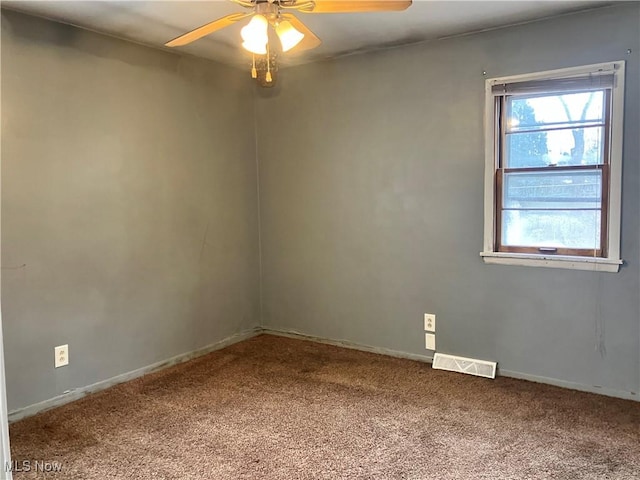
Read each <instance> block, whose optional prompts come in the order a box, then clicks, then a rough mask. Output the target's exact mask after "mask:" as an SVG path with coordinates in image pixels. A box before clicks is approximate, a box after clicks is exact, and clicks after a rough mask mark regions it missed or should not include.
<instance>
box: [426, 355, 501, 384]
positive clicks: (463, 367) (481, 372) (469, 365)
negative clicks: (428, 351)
mask: <svg viewBox="0 0 640 480" xmlns="http://www.w3.org/2000/svg"><path fill="white" fill-rule="evenodd" d="M496 365H497V364H496V362H487V361H486V360H476V359H475V358H465V357H456V356H455V355H445V354H444V353H436V354H435V355H434V356H433V368H435V369H437V370H449V371H450V372H459V373H467V374H469V375H476V376H478V377H487V378H496Z"/></svg>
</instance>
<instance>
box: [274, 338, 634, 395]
mask: <svg viewBox="0 0 640 480" xmlns="http://www.w3.org/2000/svg"><path fill="white" fill-rule="evenodd" d="M262 332H263V333H265V334H269V335H278V336H281V337H290V338H298V339H301V340H309V341H312V342H317V343H325V344H328V345H334V346H337V347H344V348H352V349H354V350H362V351H364V352H373V353H379V354H382V355H389V356H391V357H397V358H406V359H409V360H417V361H419V362H427V363H433V357H430V356H426V355H418V354H413V353H407V352H401V351H397V350H390V349H387V348H381V347H371V346H368V345H362V344H359V343H354V342H350V341H347V340H331V339H327V338H321V337H315V336H313V335H307V334H305V333H301V332H298V331H296V330H287V329H279V328H270V327H262ZM496 375H498V376H502V377H510V378H517V379H519V380H527V381H530V382H536V383H545V384H547V385H554V386H556V387H562V388H567V389H570V390H578V391H581V392H588V393H597V394H599V395H604V396H607V397H615V398H622V399H625V400H635V401H640V397H639V396H638V394H637V393H634V392H625V391H622V390H614V389H611V388H604V387H599V386H590V385H583V384H581V383H574V382H567V381H565V380H559V379H556V378H549V377H542V376H538V375H530V374H528V373H521V372H514V371H512V370H501V369H498V372H497V374H496Z"/></svg>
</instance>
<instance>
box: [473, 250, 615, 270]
mask: <svg viewBox="0 0 640 480" xmlns="http://www.w3.org/2000/svg"><path fill="white" fill-rule="evenodd" d="M480 256H481V257H482V259H483V260H484V263H490V264H494V265H523V266H528V267H547V268H567V269H572V270H590V271H592V272H612V273H615V272H617V271H618V270H619V268H620V265H622V263H623V262H622V260H614V259H611V258H596V257H573V256H568V255H536V254H528V253H505V252H480Z"/></svg>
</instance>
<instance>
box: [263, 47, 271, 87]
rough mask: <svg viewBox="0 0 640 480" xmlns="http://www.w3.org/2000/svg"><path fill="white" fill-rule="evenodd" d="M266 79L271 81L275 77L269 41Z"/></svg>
mask: <svg viewBox="0 0 640 480" xmlns="http://www.w3.org/2000/svg"><path fill="white" fill-rule="evenodd" d="M264 79H265V80H266V81H267V82H268V83H271V82H272V81H273V78H272V77H271V52H270V50H269V44H268V43H267V74H266V75H265V77H264Z"/></svg>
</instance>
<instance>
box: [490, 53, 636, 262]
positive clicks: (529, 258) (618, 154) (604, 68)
mask: <svg viewBox="0 0 640 480" xmlns="http://www.w3.org/2000/svg"><path fill="white" fill-rule="evenodd" d="M624 66H625V62H624V61H615V62H608V63H599V64H594V65H585V66H580V67H571V68H563V69H558V70H548V71H545V72H536V73H528V74H523V75H512V76H508V77H499V78H490V79H487V80H486V81H485V172H484V246H483V251H482V252H480V256H481V257H482V258H483V260H484V262H485V263H489V264H501V265H525V266H532V267H551V268H568V269H577V270H591V271H598V272H617V271H618V270H619V268H620V265H622V263H623V261H622V260H621V258H620V215H621V204H622V142H623V118H624V79H625V76H624ZM602 72H611V73H613V75H614V84H613V88H612V90H611V105H612V112H611V133H610V152H609V162H610V163H609V165H610V166H609V168H610V177H609V205H608V207H609V211H608V224H607V228H608V242H607V244H608V249H607V252H606V256H605V257H585V256H569V255H554V254H546V253H541V254H528V253H511V252H498V251H496V248H495V245H496V238H495V235H496V233H495V228H496V218H495V215H496V208H495V201H496V198H495V196H496V181H495V176H496V170H497V167H498V155H497V152H496V141H495V139H496V129H497V127H498V119H497V118H496V116H495V99H494V98H495V97H494V96H493V94H492V87H493V86H494V85H497V84H504V83H514V82H524V81H530V80H552V79H559V78H571V77H578V76H583V75H587V74H596V73H602Z"/></svg>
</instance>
